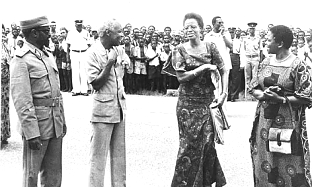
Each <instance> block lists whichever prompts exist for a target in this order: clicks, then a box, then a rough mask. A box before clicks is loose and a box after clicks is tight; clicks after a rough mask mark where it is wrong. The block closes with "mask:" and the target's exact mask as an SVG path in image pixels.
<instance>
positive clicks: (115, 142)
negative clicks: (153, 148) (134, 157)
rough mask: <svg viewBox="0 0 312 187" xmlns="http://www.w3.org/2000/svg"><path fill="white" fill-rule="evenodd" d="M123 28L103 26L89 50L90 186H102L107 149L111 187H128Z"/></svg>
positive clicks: (126, 60) (114, 24)
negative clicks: (90, 98) (109, 157)
mask: <svg viewBox="0 0 312 187" xmlns="http://www.w3.org/2000/svg"><path fill="white" fill-rule="evenodd" d="M122 36H123V34H122V27H121V25H120V24H119V23H118V22H117V21H116V20H110V21H107V22H105V23H104V25H103V26H102V27H101V28H100V30H99V41H97V42H96V43H95V44H93V45H92V46H91V47H90V48H89V49H88V51H87V57H86V65H85V67H86V73H87V78H88V82H89V83H90V84H91V85H92V87H93V88H94V90H95V92H94V93H93V109H92V117H91V125H92V130H93V134H92V138H91V146H90V176H89V187H103V186H104V174H105V166H106V160H107V154H108V150H109V149H110V153H111V159H110V160H111V181H112V187H125V186H126V145H125V109H126V100H125V91H124V86H123V75H124V67H125V65H126V64H128V63H130V59H129V57H128V56H127V54H126V53H125V51H124V49H123V48H122V47H121V46H118V45H120V41H121V38H122Z"/></svg>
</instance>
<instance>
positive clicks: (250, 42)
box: [243, 22, 261, 92]
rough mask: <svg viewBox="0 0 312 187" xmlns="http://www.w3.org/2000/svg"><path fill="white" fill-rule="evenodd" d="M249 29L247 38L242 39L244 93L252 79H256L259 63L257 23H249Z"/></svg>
mask: <svg viewBox="0 0 312 187" xmlns="http://www.w3.org/2000/svg"><path fill="white" fill-rule="evenodd" d="M247 25H248V27H249V36H247V37H246V38H244V39H243V49H244V54H245V59H246V65H245V78H246V88H245V89H247V90H246V92H247V91H248V88H249V86H250V83H251V81H252V79H254V78H256V76H257V71H258V66H259V63H260V45H261V43H260V38H259V37H258V36H256V32H255V30H256V26H257V23H255V22H250V23H248V24H247Z"/></svg>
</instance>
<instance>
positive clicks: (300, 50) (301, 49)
mask: <svg viewBox="0 0 312 187" xmlns="http://www.w3.org/2000/svg"><path fill="white" fill-rule="evenodd" d="M305 52H306V47H305V41H304V39H302V38H300V39H298V57H299V58H300V59H301V60H304V59H305V56H304V53H305Z"/></svg>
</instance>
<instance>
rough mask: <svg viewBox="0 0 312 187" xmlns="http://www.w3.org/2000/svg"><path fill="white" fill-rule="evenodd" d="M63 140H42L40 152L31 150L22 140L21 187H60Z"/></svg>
mask: <svg viewBox="0 0 312 187" xmlns="http://www.w3.org/2000/svg"><path fill="white" fill-rule="evenodd" d="M62 142H63V138H62V137H60V138H51V139H48V140H42V146H41V149H40V150H32V149H30V148H29V146H28V142H27V141H26V140H25V138H23V187H37V183H38V175H39V174H40V181H41V187H60V186H61V183H62Z"/></svg>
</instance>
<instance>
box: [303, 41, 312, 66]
mask: <svg viewBox="0 0 312 187" xmlns="http://www.w3.org/2000/svg"><path fill="white" fill-rule="evenodd" d="M307 45H308V46H307V47H308V51H306V52H305V53H304V61H305V62H306V63H307V65H309V66H310V67H312V38H311V37H310V38H307Z"/></svg>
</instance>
